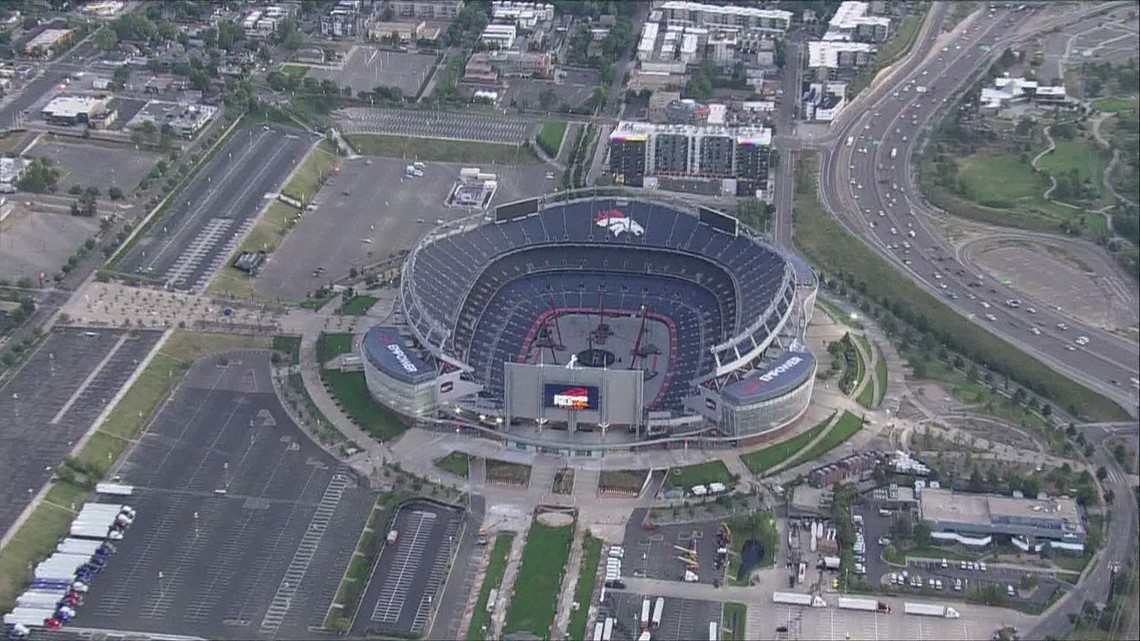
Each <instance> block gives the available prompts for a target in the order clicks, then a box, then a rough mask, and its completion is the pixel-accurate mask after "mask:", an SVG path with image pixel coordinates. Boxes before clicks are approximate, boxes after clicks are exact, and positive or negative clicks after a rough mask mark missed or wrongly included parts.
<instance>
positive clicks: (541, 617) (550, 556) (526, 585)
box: [503, 521, 574, 638]
mask: <svg viewBox="0 0 1140 641" xmlns="http://www.w3.org/2000/svg"><path fill="white" fill-rule="evenodd" d="M573 540H574V526H573V525H566V526H563V527H547V526H545V525H542V524H541V523H539V522H537V521H535V522H534V523H533V524H532V525H531V526H530V533H529V534H528V535H527V537H526V547H524V548H523V553H522V566H521V567H520V568H519V573H518V577H517V578H516V579H515V588H514V593H513V594H512V596H511V599H510V603H511V604H510V606H509V607H508V608H507V619H506V621H504V623H503V636H506V635H508V634H511V633H513V632H530V633H531V634H534V635H535V636H538V637H539V638H549V636H550V626H551V625H553V623H554V614H555V610H556V609H557V607H558V590H559V587H560V586H561V584H562V574H563V572H565V570H566V559H567V557H569V556H570V543H571V542H572V541H573Z"/></svg>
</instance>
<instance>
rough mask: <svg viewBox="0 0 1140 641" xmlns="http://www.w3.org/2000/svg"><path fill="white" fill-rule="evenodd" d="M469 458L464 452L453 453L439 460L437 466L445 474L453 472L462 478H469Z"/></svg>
mask: <svg viewBox="0 0 1140 641" xmlns="http://www.w3.org/2000/svg"><path fill="white" fill-rule="evenodd" d="M468 458H469V457H468V456H467V455H466V454H464V453H463V452H451V453H449V454H448V455H447V456H443V457H440V458H437V459H436V460H435V466H436V467H438V468H439V469H441V470H443V471H444V472H451V473H452V474H454V475H456V476H458V477H460V478H467V475H468V474H469V473H470V470H469V469H468Z"/></svg>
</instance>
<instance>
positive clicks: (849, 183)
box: [820, 5, 1140, 414]
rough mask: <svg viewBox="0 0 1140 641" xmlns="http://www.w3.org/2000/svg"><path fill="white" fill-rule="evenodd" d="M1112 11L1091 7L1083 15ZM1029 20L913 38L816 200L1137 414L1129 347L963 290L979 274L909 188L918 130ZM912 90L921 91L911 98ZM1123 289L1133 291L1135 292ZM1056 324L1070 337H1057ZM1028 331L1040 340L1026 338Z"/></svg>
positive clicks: (1001, 17)
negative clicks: (913, 45) (1083, 341)
mask: <svg viewBox="0 0 1140 641" xmlns="http://www.w3.org/2000/svg"><path fill="white" fill-rule="evenodd" d="M1113 7H1114V5H1099V6H1098V7H1096V8H1094V9H1085V11H1084V12H1083V13H1085V14H1087V13H1092V12H1101V11H1105V10H1110V9H1111V8H1113ZM944 15H945V11H942V12H941V14H936V15H932V16H931V19H932V20H933V21H937V22H940V21H941V20H942V19H943V18H944ZM1033 16H1034V13H1033V12H1029V11H1021V12H1017V11H1005V10H1003V11H998V12H996V14H994V16H993V17H992V18H991V17H988V16H981V19H978V20H976V21H975V22H974V23H973V25H972V26H969V25H968V26H966V27H963V28H958V29H956V30H955V31H954V32H953V34H952V35H950V36H946V37H943V38H941V39H939V35H940V34H941V29H929V30H927V31H926V32H925V34H923V35H921V36H920V38H919V40H918V41H917V42H918V44H917V47H919V49H918V51H919V52H927V53H925V54H923V55H915V56H914V57H913V59H911V60H910V61H909V63H908V64H905V65H904V66H902V67H901V68H900V69H898V70H897V71H896V73H894V74H893V75H892V77H891V79H890V82H886V83H881V84H879V85H878V86H876V87H875V88H874V89H872V90H869V91H868V92H867V95H864V96H860V103H859V104H860V105H861V107H860V108H859V109H858V110H852V111H853V113H851V114H850V116H849V117H848V118H847V119H846V120H844V121H843V122H842V123H841V124H839V125H837V126H835V127H833V129H832V132H831V133H830V134H829V136H828V142H830V143H831V145H832V146H831V147H830V148H827V149H824V150H823V152H822V154H821V172H820V197H821V200H822V201H823V203H824V205H825V206H826V207H827V208H828V209H829V210H830V211H832V212H834V213H836V215H837V217H838V219H839V221H840V222H841V223H842V224H843V225H844V226H845V227H846V228H847V229H848V230H849V231H851V232H852V233H854V234H855V235H856V236H858V237H859V238H860V239H861V240H863V241H864V242H865V243H866V244H868V245H869V246H871V247H872V248H873V249H875V250H876V251H877V252H878V253H880V254H882V255H883V256H884V257H885V258H886V259H887V260H888V262H890V263H891V264H892V265H893V266H895V267H896V268H897V269H899V270H901V271H903V272H904V273H907V274H908V275H909V276H910V277H911V278H912V279H913V280H915V281H916V282H917V283H919V284H920V285H922V286H923V287H924V288H926V289H928V290H929V291H931V292H933V293H935V294H938V295H941V296H943V298H944V300H945V302H946V303H947V304H948V305H950V306H951V307H952V308H954V309H955V310H956V311H958V312H959V313H961V314H963V315H965V316H967V317H969V318H971V319H972V320H974V321H975V322H977V323H978V324H979V325H981V326H983V327H985V328H986V329H987V330H989V331H991V332H992V333H994V334H996V335H998V336H1000V337H1001V338H1002V339H1004V340H1006V341H1008V342H1010V343H1012V344H1014V345H1017V346H1018V347H1020V348H1021V349H1023V350H1024V351H1026V352H1027V353H1029V354H1031V355H1032V356H1034V357H1036V358H1038V359H1039V360H1041V361H1042V362H1044V363H1045V364H1046V365H1048V366H1049V367H1051V368H1052V369H1055V370H1056V371H1058V372H1060V373H1062V374H1064V375H1066V376H1069V377H1071V378H1074V379H1077V380H1081V381H1082V382H1084V383H1085V384H1086V385H1088V386H1089V387H1091V388H1093V389H1094V390H1096V391H1097V392H1099V393H1101V394H1104V395H1105V396H1107V397H1108V398H1111V399H1112V400H1114V401H1116V402H1117V403H1119V404H1121V405H1122V406H1124V407H1125V408H1126V409H1128V410H1129V411H1130V412H1132V413H1133V414H1135V413H1136V412H1137V407H1136V396H1135V392H1134V390H1133V389H1132V388H1131V387H1130V386H1129V379H1132V378H1136V377H1137V376H1138V373H1137V372H1138V367H1137V362H1138V361H1140V350H1138V348H1137V345H1136V344H1135V343H1133V342H1131V341H1128V340H1126V339H1123V338H1121V337H1119V336H1116V335H1114V334H1111V333H1109V332H1107V331H1104V330H1102V329H1100V328H1097V327H1092V326H1089V325H1086V324H1083V323H1081V322H1079V321H1077V320H1075V319H1072V318H1069V317H1068V316H1066V315H1064V314H1063V312H1058V311H1057V310H1055V309H1050V308H1047V307H1046V306H1045V305H1043V304H1042V305H1036V304H1035V303H1034V302H1033V301H1032V300H1031V299H1029V297H1027V296H1026V295H1025V294H1024V293H1021V292H1017V291H1015V290H1014V289H1011V288H1010V287H1008V286H1006V285H1003V284H1001V283H999V282H997V281H995V280H993V279H992V278H990V277H988V276H986V277H985V278H983V279H982V283H981V285H980V286H977V287H971V286H970V283H973V282H975V281H976V280H977V278H978V274H976V273H975V271H974V270H969V269H967V267H968V266H967V265H963V264H961V263H959V262H957V260H956V259H955V253H954V251H953V249H952V248H951V247H950V246H949V245H948V244H947V243H946V241H945V240H944V239H942V238H941V237H940V236H939V235H938V233H937V231H936V230H935V229H934V228H933V226H932V225H931V224H930V220H931V218H932V217H934V216H936V215H938V212H935V211H934V210H933V209H932V208H931V207H930V206H929V205H927V204H926V203H925V202H923V201H922V200H921V198H920V197H919V196H918V189H917V188H916V187H915V184H914V177H913V172H912V171H911V169H912V165H911V160H912V158H913V156H914V154H915V153H916V152H917V153H921V150H920V148H919V145H918V144H917V140H916V139H919V138H921V137H922V136H921V135H920V134H921V133H922V130H923V128H924V127H925V126H926V125H927V124H928V123H929V122H931V121H932V120H933V119H934V117H935V115H936V112H937V111H938V110H939V109H940V108H941V107H942V106H943V104H944V103H945V102H946V101H947V100H948V99H949V98H950V97H951V96H953V95H955V93H956V92H957V91H959V90H960V89H961V88H962V87H964V86H966V85H967V84H968V83H969V82H970V81H971V78H972V76H973V75H974V73H975V72H976V71H977V70H978V69H980V68H982V67H983V65H985V64H986V63H987V62H988V61H989V60H990V58H991V56H996V55H998V54H1000V52H1001V51H1002V50H1003V49H1004V48H1005V47H1006V46H1007V45H1008V44H1010V43H1011V42H1013V41H1015V40H1020V39H1023V38H1024V37H1025V31H1027V29H1024V28H1023V27H1024V26H1025V25H1026V23H1027V21H1029V20H1031V19H1032V18H1033ZM1077 19H1078V16H1073V15H1068V16H1066V15H1060V16H1056V17H1053V16H1049V18H1048V20H1047V21H1039V22H1045V24H1046V26H1050V25H1055V24H1071V23H1073V22H1074V21H1076V20H1077ZM1041 28H1044V27H1041V26H1040V25H1039V26H1037V27H1036V28H1035V30H1040V29H1041ZM983 49H988V52H987V51H984V50H983ZM918 87H925V91H924V92H923V93H919V90H918ZM848 140H851V143H852V144H850V145H848V144H847V141H848ZM1002 231H1003V233H1017V232H1016V230H1006V229H1003V230H1002ZM908 244H909V245H910V247H909V248H908V247H906V245H908ZM936 274H937V275H936ZM983 276H984V274H983ZM1124 287H1125V288H1126V291H1132V292H1134V291H1135V287H1134V286H1131V287H1128V286H1124ZM951 294H953V295H954V296H955V297H954V298H951V297H950V295H951ZM1133 296H1134V294H1133ZM1015 298H1016V299H1020V300H1023V301H1025V302H1026V303H1027V304H1025V305H1024V306H1022V307H1021V308H1019V309H1012V308H1010V307H1007V306H1006V304H1005V301H1006V300H1009V299H1015ZM1030 308H1033V309H1034V313H1030V312H1029V311H1028V310H1029V309H1030ZM1060 323H1063V324H1065V325H1067V326H1068V327H1069V329H1068V330H1067V331H1062V330H1061V329H1059V325H1058V324H1060ZM1033 327H1037V328H1038V332H1040V333H1039V334H1038V333H1034V332H1032V331H1031V328H1033ZM1077 336H1085V337H1088V339H1089V342H1088V344H1087V345H1085V346H1078V345H1076V344H1074V342H1073V341H1074V339H1075V337H1077Z"/></svg>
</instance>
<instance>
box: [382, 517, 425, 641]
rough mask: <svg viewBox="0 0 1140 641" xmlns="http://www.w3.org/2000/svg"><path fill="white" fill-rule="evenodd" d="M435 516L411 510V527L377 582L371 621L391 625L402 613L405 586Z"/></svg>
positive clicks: (408, 585)
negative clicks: (377, 597) (387, 571)
mask: <svg viewBox="0 0 1140 641" xmlns="http://www.w3.org/2000/svg"><path fill="white" fill-rule="evenodd" d="M435 519H436V515H435V514H434V513H433V512H414V513H412V527H413V528H414V529H413V530H412V532H411V534H410V535H408V536H405V537H402V538H401V539H400V540H399V541H398V542H397V544H396V545H397V548H396V560H395V563H394V564H393V567H392V571H391V572H389V573H387V574H386V575H385V576H384V583H383V584H382V585H381V586H380V598H379V599H377V601H376V607H375V608H373V609H372V621H374V622H376V623H386V624H389V625H391V624H395V623H396V622H398V621H399V620H400V615H402V614H403V613H404V602H405V601H406V600H407V598H408V588H410V587H411V585H412V579H414V578H415V576H416V574H417V573H418V571H419V567H420V559H422V558H423V555H424V550H425V549H427V542H428V538H429V535H430V534H431V530H432V528H433V527H434V526H435Z"/></svg>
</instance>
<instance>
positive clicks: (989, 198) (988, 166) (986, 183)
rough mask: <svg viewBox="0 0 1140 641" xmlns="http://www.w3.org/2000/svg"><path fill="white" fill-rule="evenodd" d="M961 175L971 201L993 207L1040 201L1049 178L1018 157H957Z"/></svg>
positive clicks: (1014, 205) (959, 174)
mask: <svg viewBox="0 0 1140 641" xmlns="http://www.w3.org/2000/svg"><path fill="white" fill-rule="evenodd" d="M957 163H958V176H959V178H960V179H961V180H962V182H963V183H964V184H965V186H966V194H967V195H968V196H969V198H970V200H973V201H975V202H978V203H980V204H983V205H987V206H989V207H998V208H1012V207H1017V206H1019V205H1028V204H1036V203H1037V201H1038V200H1040V198H1041V194H1043V193H1045V190H1046V189H1048V188H1049V181H1048V180H1047V179H1046V178H1045V177H1044V176H1042V175H1040V174H1035V173H1033V167H1031V166H1030V164H1029V163H1023V162H1021V160H1020V158H1018V156H1015V155H1012V154H1004V155H1000V156H969V157H966V158H961V159H958V160H957Z"/></svg>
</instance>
